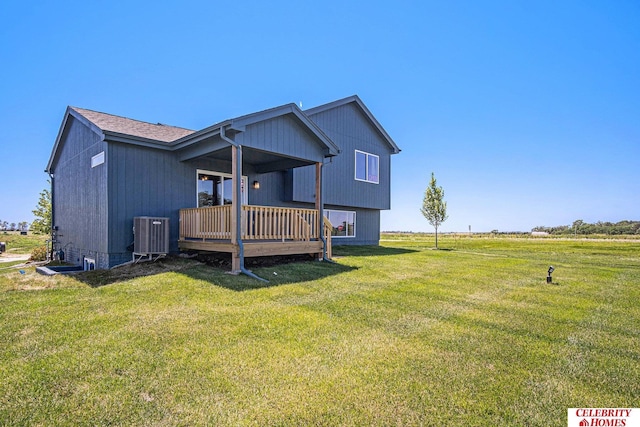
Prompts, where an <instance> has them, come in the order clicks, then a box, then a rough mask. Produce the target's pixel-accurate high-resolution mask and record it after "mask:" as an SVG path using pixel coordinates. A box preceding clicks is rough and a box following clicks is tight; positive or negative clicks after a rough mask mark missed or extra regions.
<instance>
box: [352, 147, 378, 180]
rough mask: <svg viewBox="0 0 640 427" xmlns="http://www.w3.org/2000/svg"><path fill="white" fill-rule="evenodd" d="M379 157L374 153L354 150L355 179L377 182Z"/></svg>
mask: <svg viewBox="0 0 640 427" xmlns="http://www.w3.org/2000/svg"><path fill="white" fill-rule="evenodd" d="M379 172H380V158H379V157H378V156H376V155H375V154H370V153H365V152H364V151H359V150H356V181H365V182H372V183H374V184H378V183H379V179H378V177H379Z"/></svg>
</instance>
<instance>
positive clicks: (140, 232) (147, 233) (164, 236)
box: [133, 216, 169, 255]
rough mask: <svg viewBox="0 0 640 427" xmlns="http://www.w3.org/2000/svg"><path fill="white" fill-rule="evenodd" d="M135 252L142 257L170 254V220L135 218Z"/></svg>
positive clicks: (145, 217) (148, 217)
mask: <svg viewBox="0 0 640 427" xmlns="http://www.w3.org/2000/svg"><path fill="white" fill-rule="evenodd" d="M133 252H134V253H135V254H140V255H155V254H167V253H169V218H154V217H150V216H137V217H135V218H133Z"/></svg>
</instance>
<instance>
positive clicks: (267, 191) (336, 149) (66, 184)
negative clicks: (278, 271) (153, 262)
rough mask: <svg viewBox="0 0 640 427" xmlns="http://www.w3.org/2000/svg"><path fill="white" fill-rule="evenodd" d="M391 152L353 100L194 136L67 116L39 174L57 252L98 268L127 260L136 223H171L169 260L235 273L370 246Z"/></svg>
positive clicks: (244, 120)
mask: <svg viewBox="0 0 640 427" xmlns="http://www.w3.org/2000/svg"><path fill="white" fill-rule="evenodd" d="M399 151H400V150H399V148H398V146H397V145H396V144H395V142H394V141H393V140H392V139H391V137H390V136H389V135H388V134H387V132H386V131H385V130H384V128H383V127H382V126H381V125H380V123H379V122H378V121H377V120H376V118H375V117H374V116H373V115H372V114H371V112H370V111H369V109H368V108H367V107H366V106H365V105H364V103H363V102H362V101H361V100H360V98H359V97H358V96H351V97H348V98H344V99H341V100H338V101H334V102H331V103H329V104H326V105H321V106H319V107H315V108H311V109H308V110H304V111H303V110H301V109H300V108H299V107H298V106H297V105H295V104H287V105H282V106H279V107H275V108H272V109H269V110H265V111H260V112H256V113H252V114H248V115H245V116H241V117H237V118H234V119H230V120H225V121H223V122H220V123H217V124H214V125H212V126H209V127H207V128H204V129H201V130H195V131H194V130H190V129H184V128H180V127H175V126H168V125H164V124H160V123H157V124H152V123H146V122H141V121H137V120H133V119H129V118H125V117H119V116H114V115H111V114H106V113H100V112H96V111H91V110H86V109H82V108H75V107H68V108H67V110H66V113H65V115H64V119H63V121H62V125H61V127H60V131H59V133H58V136H57V138H56V141H55V145H54V147H53V150H52V153H51V157H50V159H49V163H48V164H47V168H46V172H47V173H49V175H50V178H51V186H52V204H53V209H52V211H53V212H52V214H53V218H52V224H53V226H54V230H55V231H54V232H53V234H54V235H53V236H52V240H53V241H54V249H55V250H56V251H58V252H59V253H60V254H64V257H65V260H66V261H68V262H71V263H73V264H77V265H82V264H83V263H84V262H85V261H86V260H87V259H90V260H91V261H92V262H95V267H96V268H102V269H104V268H110V267H113V266H115V265H118V264H121V263H124V262H127V261H130V260H131V259H132V249H133V248H132V242H133V241H134V234H133V221H134V218H135V217H141V216H148V217H166V218H169V236H170V251H171V252H178V251H179V250H196V251H215V252H230V253H231V254H232V259H233V263H232V264H233V265H232V269H233V270H234V271H243V269H244V258H245V257H251V256H261V255H278V254H293V253H316V254H318V256H319V257H327V250H330V247H331V244H333V245H336V244H354V245H364V244H367V245H375V244H378V241H379V237H380V210H383V209H389V208H390V175H391V174H390V171H391V155H392V154H396V153H398V152H399ZM236 201H240V203H237V202H236Z"/></svg>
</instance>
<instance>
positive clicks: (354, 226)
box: [324, 209, 358, 239]
mask: <svg viewBox="0 0 640 427" xmlns="http://www.w3.org/2000/svg"><path fill="white" fill-rule="evenodd" d="M330 212H340V213H350V214H353V236H334V235H331V238H332V239H355V237H356V230H357V228H358V227H357V221H358V216H357V214H356V211H344V210H340V209H324V216H325V217H326V218H327V219H328V220H329V222H331V218H330V217H329V213H330ZM331 225H333V226H335V224H333V223H331Z"/></svg>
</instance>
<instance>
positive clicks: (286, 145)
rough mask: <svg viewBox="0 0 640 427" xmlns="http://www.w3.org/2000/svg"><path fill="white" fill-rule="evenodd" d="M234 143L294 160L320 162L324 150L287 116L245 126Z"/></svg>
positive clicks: (294, 120)
mask: <svg viewBox="0 0 640 427" xmlns="http://www.w3.org/2000/svg"><path fill="white" fill-rule="evenodd" d="M236 142H237V143H238V144H241V145H243V146H246V147H251V148H256V149H259V150H263V151H271V152H274V153H278V154H280V155H283V156H288V157H292V158H296V159H308V160H313V161H316V162H321V161H322V160H323V158H324V149H323V147H321V146H320V145H319V144H318V143H317V142H316V138H315V137H313V136H312V135H311V134H310V133H309V132H308V131H307V130H305V129H304V127H303V126H301V125H300V123H298V121H297V120H296V119H294V118H292V117H290V116H288V115H285V116H280V117H275V118H272V119H269V120H265V121H262V122H258V123H255V124H251V125H249V126H247V128H246V129H245V131H244V132H241V133H239V134H238V135H237V136H236Z"/></svg>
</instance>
